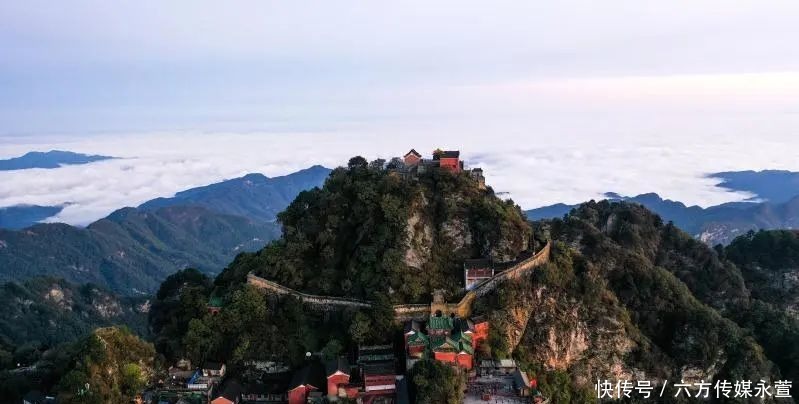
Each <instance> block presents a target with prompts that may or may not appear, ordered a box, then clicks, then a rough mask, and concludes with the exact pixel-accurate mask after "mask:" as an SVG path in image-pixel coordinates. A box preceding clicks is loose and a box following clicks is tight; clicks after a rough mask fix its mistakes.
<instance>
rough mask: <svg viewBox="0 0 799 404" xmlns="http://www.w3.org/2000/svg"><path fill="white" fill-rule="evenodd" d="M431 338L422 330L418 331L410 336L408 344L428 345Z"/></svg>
mask: <svg viewBox="0 0 799 404" xmlns="http://www.w3.org/2000/svg"><path fill="white" fill-rule="evenodd" d="M428 342H429V338H427V335H424V334H422V333H421V332H416V333H414V334H411V335H410V336H409V337H408V345H427V344H428Z"/></svg>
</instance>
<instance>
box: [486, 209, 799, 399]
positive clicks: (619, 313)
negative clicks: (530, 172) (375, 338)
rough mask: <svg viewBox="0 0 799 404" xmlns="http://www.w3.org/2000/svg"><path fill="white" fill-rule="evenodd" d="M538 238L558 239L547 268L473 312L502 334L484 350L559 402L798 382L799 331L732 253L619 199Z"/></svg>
mask: <svg viewBox="0 0 799 404" xmlns="http://www.w3.org/2000/svg"><path fill="white" fill-rule="evenodd" d="M535 232H536V235H537V237H544V238H548V237H551V239H552V240H553V241H554V242H555V248H554V249H553V252H552V260H551V263H550V264H548V265H545V266H544V267H542V268H541V270H540V271H536V273H535V274H534V276H532V277H531V278H529V279H527V280H524V281H520V282H517V283H507V284H505V285H504V287H503V288H501V289H498V290H499V292H498V293H495V294H493V295H490V296H487V297H486V298H485V299H483V300H482V301H479V302H478V304H479V305H480V306H482V309H481V310H484V311H485V313H486V314H487V315H489V316H490V318H491V321H492V324H497V325H498V326H499V327H498V328H499V331H500V335H497V336H496V337H495V339H496V340H497V341H499V343H498V344H492V347H493V346H496V347H498V348H499V351H500V352H499V354H500V355H502V354H513V355H514V356H515V357H516V358H517V359H520V360H522V361H523V362H525V363H526V364H528V366H530V368H532V369H533V371H534V372H536V371H537V372H538V373H540V374H541V375H542V377H543V378H544V379H545V380H547V381H548V382H551V383H555V384H557V385H558V387H557V388H556V389H554V390H552V393H553V394H555V395H558V396H559V397H561V399H563V400H565V401H562V402H593V401H592V399H591V393H590V391H588V389H590V388H591V386H592V384H593V383H595V381H596V379H598V378H599V379H613V380H616V379H638V380H650V379H658V380H664V379H667V380H670V381H671V382H674V381H677V380H686V381H689V382H690V381H702V380H705V381H711V382H712V381H715V380H759V379H763V380H772V381H773V380H783V379H785V380H793V379H795V378H796V376H797V372H799V354H797V353H798V351H797V348H796V347H795V341H796V340H797V338H799V322H797V321H796V319H795V318H793V317H791V316H790V315H786V314H785V311H784V310H783V309H782V307H780V305H779V303H780V302H778V301H777V302H775V301H770V300H767V299H760V298H758V294H757V293H756V292H755V291H756V290H757V289H758V288H759V285H758V284H756V283H754V282H751V281H750V279H749V277H748V276H747V275H746V272H747V270H746V269H744V270H743V271H742V270H741V269H739V268H738V267H737V266H736V263H735V262H733V261H731V260H729V259H727V258H726V257H725V256H731V255H732V250H730V251H729V254H727V253H725V252H724V251H722V250H719V251H714V250H713V249H710V248H709V247H707V246H706V245H704V244H703V243H701V242H699V241H697V240H695V239H693V238H692V237H690V236H689V235H688V234H686V233H684V232H682V231H680V230H679V229H677V228H676V227H675V226H674V225H673V224H671V223H664V222H663V221H662V219H660V217H659V216H657V215H654V214H652V213H651V212H649V211H648V210H646V209H645V208H644V207H642V206H641V205H638V204H633V203H626V202H622V203H611V202H607V201H603V202H598V203H597V202H590V203H586V204H583V205H580V206H579V207H577V208H576V209H574V210H573V211H572V213H570V214H569V215H567V216H565V217H564V218H563V219H554V220H551V221H542V222H536V224H535ZM733 244H735V243H733ZM745 248H746V249H748V246H747V247H745ZM775 303H776V304H775ZM503 349H504V352H503ZM564 377H565V379H564ZM550 387H551V386H550ZM569 395H571V396H569ZM567 396H569V397H570V398H567ZM580 397H581V398H580ZM593 399H595V397H593ZM669 399H670V400H672V401H663V402H684V401H680V400H677V399H674V398H669ZM731 402H733V401H731ZM785 402H790V401H785Z"/></svg>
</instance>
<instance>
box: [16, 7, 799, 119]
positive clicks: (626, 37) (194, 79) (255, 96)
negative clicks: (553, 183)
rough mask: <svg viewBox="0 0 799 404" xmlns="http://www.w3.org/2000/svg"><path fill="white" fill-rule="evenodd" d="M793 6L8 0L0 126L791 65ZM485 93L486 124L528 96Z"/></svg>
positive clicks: (354, 104) (330, 106)
mask: <svg viewBox="0 0 799 404" xmlns="http://www.w3.org/2000/svg"><path fill="white" fill-rule="evenodd" d="M798 4H799V3H798V2H796V1H793V0H778V1H749V0H744V1H695V0H694V1H689V0H684V1H640V0H630V1H607V2H597V1H593V0H570V1H559V2H529V1H499V2H491V3H486V2H483V1H435V2H430V1H411V2H395V1H370V2H361V1H325V2H317V1H292V2H285V1H230V2H215V1H213V2H212V1H196V0H193V1H192V0H186V1H147V0H145V1H115V2H108V1H69V0H66V1H57V2H53V1H41V0H34V1H7V2H2V3H0V54H2V55H3V56H2V58H0V87H2V89H3V91H2V92H0V118H2V122H3V125H2V128H0V131H1V132H0V133H4V134H18V133H24V134H35V133H39V132H50V133H65V132H68V133H81V132H87V131H134V130H154V129H199V130H206V129H231V130H247V129H271V128H280V129H303V130H307V129H329V128H331V127H338V126H341V125H342V124H352V123H362V122H366V123H373V122H375V121H385V122H386V123H387V124H390V123H391V122H392V121H393V120H399V121H403V122H406V123H407V122H409V121H414V120H419V121H420V122H424V121H427V120H435V121H438V122H446V121H448V120H457V119H459V118H460V117H461V116H470V115H471V114H472V113H473V111H472V109H471V108H470V107H472V106H474V104H475V103H478V104H479V103H480V102H481V99H482V98H483V97H482V95H483V94H482V93H474V94H472V97H473V98H472V99H464V98H462V97H453V96H452V91H453V89H456V90H457V89H460V88H462V87H468V86H485V92H486V93H492V94H493V88H492V87H491V86H493V85H498V84H499V85H504V84H507V83H513V82H516V81H553V82H554V83H558V81H557V80H563V79H570V78H606V77H630V76H645V77H648V78H650V79H651V80H652V81H654V80H657V79H658V78H660V77H662V76H670V75H695V74H708V75H715V74H740V73H766V74H767V73H773V72H797V71H799V51H797V47H796V45H795V41H796V39H797V38H799V24H796V21H797V18H799V5H798ZM690 95H691V94H690V92H689V93H688V94H687V96H690ZM501 100H502V101H505V102H506V103H507V104H508V110H507V111H498V112H496V111H493V112H491V113H486V115H485V117H484V119H486V120H489V121H490V120H497V119H502V115H503V114H516V113H522V114H523V113H526V112H527V111H526V108H525V107H526V106H529V107H530V108H534V107H535V106H536V105H537V104H536V102H535V101H541V100H540V99H532V100H529V101H525V102H524V104H522V105H519V102H518V101H516V99H515V98H513V97H510V96H508V97H506V98H502V99H501ZM649 101H650V102H652V103H653V104H655V105H656V103H657V102H658V100H657V99H652V100H649ZM579 102H580V100H572V99H569V92H568V90H561V91H558V90H557V89H555V90H553V91H552V92H550V93H548V94H547V95H546V100H545V101H544V103H545V104H552V103H555V104H557V105H559V106H562V108H563V109H564V110H567V111H572V110H573V111H575V112H579V111H580V105H579ZM441 104H453V105H450V106H449V107H448V108H444V109H445V110H442V108H441ZM464 104H465V105H464ZM520 109H521V110H520Z"/></svg>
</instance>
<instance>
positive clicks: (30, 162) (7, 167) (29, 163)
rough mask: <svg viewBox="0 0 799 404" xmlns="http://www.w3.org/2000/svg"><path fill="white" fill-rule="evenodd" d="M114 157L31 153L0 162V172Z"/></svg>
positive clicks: (57, 152)
mask: <svg viewBox="0 0 799 404" xmlns="http://www.w3.org/2000/svg"><path fill="white" fill-rule="evenodd" d="M113 158H116V157H110V156H99V155H88V154H82V153H74V152H70V151H62V150H51V151H49V152H37V151H32V152H28V153H25V155H23V156H20V157H14V158H10V159H6V160H0V171H11V170H25V169H28V168H58V167H61V166H62V165H72V164H89V163H93V162H95V161H102V160H110V159H113Z"/></svg>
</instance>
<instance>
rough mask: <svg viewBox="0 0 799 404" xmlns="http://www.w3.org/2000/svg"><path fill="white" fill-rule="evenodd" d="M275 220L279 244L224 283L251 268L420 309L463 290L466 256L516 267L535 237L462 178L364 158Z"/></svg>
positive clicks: (234, 267) (507, 204) (294, 283)
mask: <svg viewBox="0 0 799 404" xmlns="http://www.w3.org/2000/svg"><path fill="white" fill-rule="evenodd" d="M278 217H279V220H280V223H281V224H282V228H283V236H282V238H280V239H279V240H277V241H275V242H274V243H272V244H270V245H269V246H267V247H266V248H264V249H263V250H261V251H259V252H257V253H253V254H243V255H242V256H239V257H237V259H236V260H235V261H234V262H233V263H232V264H231V265H230V266H229V267H228V268H227V269H226V270H225V271H224V273H223V275H222V277H221V278H222V279H223V280H224V279H227V278H230V279H236V280H237V281H239V282H240V281H243V280H244V277H245V276H246V274H247V273H249V272H251V271H252V272H254V273H255V274H257V275H260V276H263V277H266V278H270V279H274V280H276V281H277V282H278V283H280V284H282V285H284V286H287V287H290V288H294V289H297V290H301V291H305V292H309V293H316V294H326V295H346V296H350V297H356V298H370V297H371V294H373V293H386V294H388V295H389V296H391V299H392V300H393V301H396V302H406V303H407V302H414V301H417V300H419V299H421V298H426V299H429V297H430V295H431V293H432V291H433V290H435V289H446V290H447V291H449V292H450V293H452V294H456V293H458V287H457V286H456V285H460V284H461V283H462V282H461V280H462V276H463V275H462V265H463V261H464V260H465V259H469V258H479V257H489V258H491V259H493V260H495V261H499V262H502V261H510V260H513V259H515V258H517V256H518V255H519V254H520V253H522V252H523V251H525V250H527V249H528V243H529V238H530V235H531V230H530V226H529V224H528V223H527V221H526V220H525V218H524V215H523V214H522V212H521V209H520V208H519V207H518V206H517V205H515V204H514V203H513V202H512V201H503V200H501V199H499V198H498V197H496V196H495V195H494V193H493V191H492V190H491V189H490V188H486V189H484V188H482V187H481V186H480V185H479V184H478V183H477V182H476V181H475V180H473V179H472V178H470V177H469V176H468V175H466V174H463V173H460V174H453V173H450V172H447V171H444V170H440V171H439V170H435V171H431V172H429V173H426V174H419V175H418V177H415V178H411V179H409V178H404V177H403V176H401V175H399V173H396V172H392V171H391V170H390V169H386V168H383V167H382V166H381V165H380V164H379V161H377V162H373V163H371V164H369V163H367V162H366V160H364V159H362V158H353V159H352V160H350V163H349V165H348V167H342V168H338V169H336V170H334V171H333V172H332V173H331V174H330V177H329V178H328V180H327V181H326V182H325V185H324V186H323V187H322V188H317V189H312V190H310V191H305V192H302V193H300V194H299V196H297V198H296V199H295V200H294V202H292V203H291V204H290V205H289V206H288V207H287V208H286V210H285V211H284V212H282V213H281V214H280V215H279V216H278ZM460 288H461V289H462V285H461V287H460Z"/></svg>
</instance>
